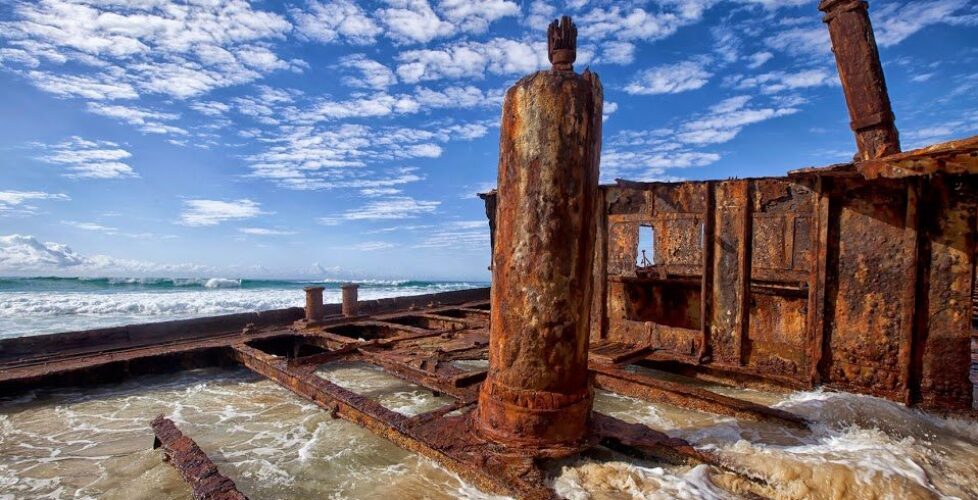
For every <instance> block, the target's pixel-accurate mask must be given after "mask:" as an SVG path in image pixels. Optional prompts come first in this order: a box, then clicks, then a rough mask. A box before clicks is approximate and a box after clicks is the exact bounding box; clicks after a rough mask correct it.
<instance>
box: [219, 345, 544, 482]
mask: <svg viewBox="0 0 978 500" xmlns="http://www.w3.org/2000/svg"><path fill="white" fill-rule="evenodd" d="M231 349H232V350H233V356H234V357H235V358H236V359H237V360H238V361H239V362H241V364H243V365H244V366H245V367H247V368H249V369H251V370H252V371H254V372H256V373H258V374H260V375H262V376H264V377H267V378H269V379H271V380H272V381H274V382H276V383H278V384H279V385H281V386H283V387H285V388H286V389H289V390H290V391H292V392H294V393H296V394H298V395H300V396H302V397H304V398H306V399H309V400H310V401H312V402H314V403H316V404H317V405H319V406H320V407H322V408H324V409H326V410H327V411H330V412H331V414H332V415H334V416H336V417H339V418H343V419H344V420H348V421H350V422H353V423H355V424H357V425H360V426H361V427H363V428H365V429H367V430H369V431H371V432H373V433H374V434H377V435H378V436H380V437H383V438H385V439H387V440H389V441H391V442H392V443H394V444H396V445H398V446H400V447H401V448H404V449H406V450H409V451H413V452H415V453H419V454H421V455H423V456H425V457H427V458H430V459H432V460H435V461H437V462H438V463H440V464H442V465H443V466H445V467H447V468H448V469H449V470H451V471H453V472H455V473H457V474H458V475H459V476H461V477H462V478H464V479H465V480H466V481H469V482H471V483H473V484H475V485H476V486H477V487H479V488H480V489H482V490H484V491H488V492H492V493H497V494H505V495H517V496H519V497H520V498H546V499H549V498H555V497H556V495H555V494H554V493H553V491H552V490H550V489H549V488H547V487H546V486H544V485H542V484H540V483H539V482H537V481H534V480H532V479H531V480H529V481H527V480H524V479H523V478H521V477H519V475H515V474H511V473H508V472H509V471H508V470H507V469H508V466H507V465H506V464H505V463H496V464H492V462H491V461H489V460H486V461H485V462H483V463H480V462H479V461H478V460H477V459H476V458H475V455H472V456H471V457H469V456H466V455H465V454H463V453H451V452H446V451H444V450H440V449H438V448H436V447H435V446H432V445H431V444H430V443H429V442H428V440H427V439H425V436H426V434H425V433H422V432H419V429H421V428H424V427H425V426H431V425H433V421H435V420H438V419H437V418H436V419H432V420H427V421H424V420H422V419H415V420H413V421H412V419H411V418H409V417H405V416H404V415H401V414H400V413H397V412H394V411H391V410H388V409H387V408H384V407H383V406H382V405H380V403H377V402H375V401H373V400H371V399H369V398H366V397H364V396H361V395H359V394H356V393H354V392H352V391H349V390H347V389H344V388H342V387H340V386H338V385H336V384H333V383H332V382H329V381H328V380H325V379H323V378H320V377H318V376H315V375H314V374H312V373H311V370H303V371H299V370H296V369H291V368H289V367H288V365H287V363H286V362H285V360H283V359H281V358H277V357H276V356H272V355H270V354H267V353H265V352H263V351H260V350H258V349H255V348H253V347H248V346H246V345H237V346H234V347H232V348H231ZM453 408H454V407H453ZM445 430H446V431H447V430H448V429H445ZM483 460H485V457H483ZM524 465H531V464H524ZM500 469H502V470H500ZM533 479H538V478H533Z"/></svg>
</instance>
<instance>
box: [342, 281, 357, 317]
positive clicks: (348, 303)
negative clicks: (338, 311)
mask: <svg viewBox="0 0 978 500" xmlns="http://www.w3.org/2000/svg"><path fill="white" fill-rule="evenodd" d="M340 288H341V289H342V290H343V316H346V317H347V318H352V317H354V316H356V315H357V314H359V308H358V305H357V300H358V298H357V289H358V288H360V285H358V284H356V283H344V284H343V285H341V286H340Z"/></svg>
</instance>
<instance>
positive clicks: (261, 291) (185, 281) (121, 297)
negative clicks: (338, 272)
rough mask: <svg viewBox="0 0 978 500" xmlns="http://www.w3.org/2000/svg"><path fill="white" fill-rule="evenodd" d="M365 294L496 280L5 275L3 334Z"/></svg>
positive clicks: (0, 287) (0, 288) (0, 312)
mask: <svg viewBox="0 0 978 500" xmlns="http://www.w3.org/2000/svg"><path fill="white" fill-rule="evenodd" d="M347 282H353V283H358V284H359V285H360V290H359V296H360V299H361V300H370V299H379V298H384V297H396V296H405V295H422V294H427V293H437V292H447V291H452V290H463V289H466V288H478V287H485V286H489V284H488V283H482V282H476V281H473V282H466V281H421V280H334V279H322V280H260V279H230V278H219V277H208V278H86V277H68V278H66V277H33V278H0V338H7V337H21V336H27V335H40V334H45V333H55V332H64V331H73V330H86V329H91V328H100V327H106V326H119V325H127V324H134V323H149V322H155V321H168V320H174V319H187V318H196V317H201V316H214V315H218V314H232V313H240V312H250V311H263V310H269V309H281V308H285V307H302V306H303V305H304V304H305V294H304V292H303V291H302V289H303V288H304V287H307V286H314V285H318V286H323V287H325V288H326V289H325V290H324V291H323V300H324V301H325V302H326V303H339V302H340V301H341V298H340V293H341V292H340V285H341V284H343V283H347Z"/></svg>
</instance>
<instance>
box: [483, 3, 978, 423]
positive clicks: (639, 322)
mask: <svg viewBox="0 0 978 500" xmlns="http://www.w3.org/2000/svg"><path fill="white" fill-rule="evenodd" d="M819 8H820V9H822V10H823V11H824V12H825V13H826V17H825V21H826V23H827V24H828V27H829V31H830V33H831V38H832V42H833V50H834V52H835V55H836V58H837V61H838V67H839V72H840V77H841V79H842V84H843V90H844V93H845V96H846V100H847V103H848V106H849V111H850V115H851V118H852V128H853V132H854V134H855V137H856V146H857V149H858V153H857V154H856V155H855V158H856V161H854V162H853V163H848V164H842V165H834V166H830V167H825V168H806V169H799V170H795V171H792V172H790V173H789V175H788V176H786V177H780V178H762V179H744V180H727V181H704V182H679V183H641V182H629V181H623V180H619V181H617V182H616V183H615V184H614V185H608V186H602V187H601V189H600V196H599V198H600V200H601V201H600V203H599V206H598V208H597V210H596V219H597V221H598V227H599V229H598V231H597V235H596V240H597V245H596V249H595V256H594V262H595V265H594V268H593V289H594V291H595V296H594V304H593V307H592V309H593V311H594V312H593V314H592V321H591V337H590V341H591V370H592V371H594V372H595V373H596V374H597V376H596V379H595V382H596V384H597V386H598V387H603V388H608V389H612V390H615V391H617V392H623V393H626V394H632V395H635V396H644V397H646V398H647V399H651V400H659V398H658V396H656V395H655V394H650V392H649V391H650V389H649V388H648V387H649V385H650V384H655V383H657V382H656V381H654V380H652V379H649V378H647V377H646V378H640V379H637V378H636V377H629V380H628V381H627V382H626V381H625V378H626V377H619V378H613V377H612V375H611V372H609V371H608V370H606V369H605V368H604V367H603V363H605V362H610V363H612V364H615V365H622V364H628V363H643V364H646V365H651V366H655V367H658V368H662V369H666V370H671V371H677V372H681V373H684V374H688V375H694V376H701V377H708V378H712V379H715V380H723V381H728V382H734V383H757V384H763V385H768V386H786V387H794V388H811V387H814V386H817V385H825V386H828V387H832V388H837V389H841V390H846V391H852V392H858V393H865V394H873V395H876V396H881V397H886V398H889V399H892V400H895V401H899V402H902V403H905V404H910V405H921V406H924V407H928V408H935V409H942V410H952V409H953V410H967V409H971V408H972V407H973V405H974V397H973V394H974V393H975V388H974V383H973V382H972V380H970V378H969V374H970V372H971V364H972V357H971V349H970V344H971V337H972V335H974V333H973V332H974V330H973V328H975V327H974V326H973V319H972V317H973V314H974V311H976V310H978V306H976V305H975V302H974V299H973V298H972V297H973V296H978V291H975V264H976V260H978V259H976V241H978V228H976V212H978V205H976V203H978V202H976V200H978V137H975V138H970V139H965V140H961V141H954V142H950V143H946V144H939V145H934V146H930V147H926V148H923V149H919V150H916V151H911V152H907V153H901V152H900V149H899V140H898V134H897V131H896V128H895V126H894V120H893V113H892V111H891V110H890V103H889V97H888V95H887V92H886V85H885V82H884V79H883V73H882V69H881V65H880V61H879V57H878V53H877V49H876V43H875V41H874V39H873V34H872V28H871V25H870V22H869V17H868V13H867V4H866V2H863V1H853V0H825V1H823V2H822V3H821V4H820V7H819ZM497 196H498V197H499V198H501V199H499V200H496V199H495V198H496V197H497ZM505 196H506V194H504V193H500V194H498V195H497V194H495V193H486V194H485V195H484V198H485V199H486V202H487V205H486V206H487V213H490V216H491V217H490V218H492V217H496V218H497V219H498V218H500V217H501V215H502V211H501V210H500V209H499V208H496V209H495V211H492V210H491V209H490V204H496V205H499V206H502V205H504V204H505V200H504V199H502V198H504V197H505ZM497 223H498V221H496V222H491V224H490V225H491V226H495V225H496V224H497ZM497 231H498V228H497ZM640 233H645V234H646V235H647V236H648V242H646V243H644V244H645V245H646V246H645V247H641V244H642V243H641V241H642V238H640ZM498 244H499V242H498V237H497V238H496V245H498Z"/></svg>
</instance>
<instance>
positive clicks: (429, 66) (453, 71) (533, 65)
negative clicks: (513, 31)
mask: <svg viewBox="0 0 978 500" xmlns="http://www.w3.org/2000/svg"><path fill="white" fill-rule="evenodd" d="M586 56H587V55H586V54H583V53H582V51H579V52H578V61H577V63H578V64H586V63H587V61H588V58H587V57H586ZM397 59H398V61H399V64H398V66H397V75H398V76H399V77H401V80H403V81H404V82H406V83H417V82H420V81H426V80H437V79H442V78H475V79H481V78H483V77H484V76H485V74H486V73H487V72H488V73H491V74H495V75H523V74H526V73H531V72H533V71H537V70H539V69H542V68H546V67H549V66H550V62H549V61H548V60H547V45H546V42H545V41H539V42H532V43H529V42H525V41H521V40H511V39H507V38H493V39H491V40H487V41H485V42H461V43H457V44H452V45H450V46H445V47H442V48H439V49H420V50H408V51H404V52H401V53H400V54H399V55H398V56H397Z"/></svg>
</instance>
